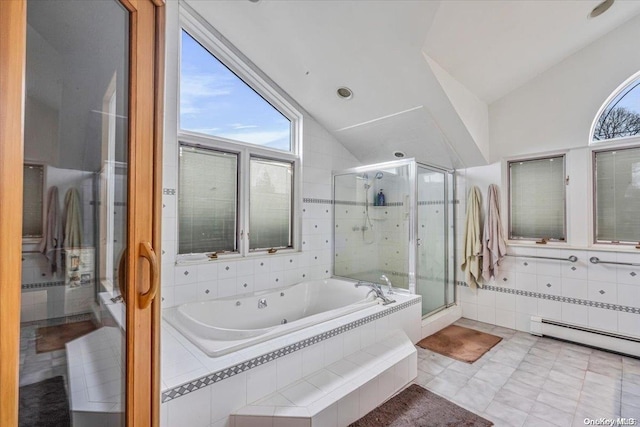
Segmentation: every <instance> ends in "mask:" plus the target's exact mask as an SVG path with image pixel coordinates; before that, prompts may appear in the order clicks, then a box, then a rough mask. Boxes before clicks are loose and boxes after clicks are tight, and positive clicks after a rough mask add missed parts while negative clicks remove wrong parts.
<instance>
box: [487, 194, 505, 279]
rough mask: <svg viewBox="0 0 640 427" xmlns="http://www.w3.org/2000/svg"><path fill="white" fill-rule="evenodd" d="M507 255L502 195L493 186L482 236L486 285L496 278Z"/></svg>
mask: <svg viewBox="0 0 640 427" xmlns="http://www.w3.org/2000/svg"><path fill="white" fill-rule="evenodd" d="M506 253H507V245H506V243H505V240H504V234H503V232H502V220H501V219H500V194H499V192H498V186H497V185H495V184H491V185H490V186H489V195H488V198H487V216H486V217H485V219H484V232H483V234H482V278H483V279H484V283H487V282H489V280H491V278H492V277H495V275H496V272H497V269H498V266H499V265H500V261H502V259H503V258H504V257H505V255H506Z"/></svg>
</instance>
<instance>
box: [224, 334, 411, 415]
mask: <svg viewBox="0 0 640 427" xmlns="http://www.w3.org/2000/svg"><path fill="white" fill-rule="evenodd" d="M416 376H417V352H416V349H415V347H414V346H413V344H412V343H411V340H410V339H409V338H408V337H407V335H406V334H405V333H404V332H403V331H400V330H397V331H394V332H392V333H390V334H389V335H388V336H387V337H386V338H384V339H383V340H381V341H379V342H377V343H375V344H373V345H371V346H369V347H366V348H364V349H363V350H361V351H358V352H356V353H353V354H351V355H349V356H347V357H345V358H343V359H341V360H339V361H337V362H335V363H333V364H331V365H329V366H327V367H325V368H324V369H321V370H319V371H316V372H314V373H312V374H310V375H308V376H306V377H304V378H302V379H301V380H299V381H296V382H295V383H293V384H290V385H288V386H287V387H285V388H283V389H281V390H278V391H276V392H274V393H272V394H270V395H268V396H267V397H265V398H263V399H260V400H258V401H256V402H254V403H251V404H249V405H247V406H244V407H243V408H240V409H239V410H237V411H236V412H235V413H234V414H232V417H233V418H234V422H235V427H249V426H251V427H260V426H268V427H280V426H282V427H284V426H286V427H338V426H346V425H349V424H350V423H352V422H354V421H356V420H357V419H358V418H360V417H362V416H364V415H365V414H367V413H368V412H370V411H371V410H373V409H374V408H375V407H376V406H378V405H380V404H381V403H382V402H384V401H385V400H387V399H388V398H389V397H391V396H393V395H394V394H395V393H396V392H397V391H399V390H400V389H402V388H403V387H404V386H406V385H407V384H408V383H409V382H411V381H412V380H413V379H414V378H415V377H416Z"/></svg>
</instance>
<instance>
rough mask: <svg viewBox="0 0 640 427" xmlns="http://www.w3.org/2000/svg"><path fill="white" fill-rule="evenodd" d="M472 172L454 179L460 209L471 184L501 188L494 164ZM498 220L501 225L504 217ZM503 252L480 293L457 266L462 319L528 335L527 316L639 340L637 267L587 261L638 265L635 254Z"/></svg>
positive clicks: (544, 249) (639, 278)
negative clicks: (596, 261) (495, 271)
mask: <svg viewBox="0 0 640 427" xmlns="http://www.w3.org/2000/svg"><path fill="white" fill-rule="evenodd" d="M475 169H476V170H474V171H472V172H471V173H469V172H467V173H466V174H465V172H464V171H463V172H462V173H461V174H460V175H459V178H458V181H459V182H458V185H459V186H458V189H459V194H460V200H461V206H466V203H465V202H466V197H467V191H468V189H469V188H470V187H471V186H472V185H478V186H479V187H480V189H481V191H482V193H483V195H486V192H487V187H488V185H489V184H490V183H496V184H498V185H500V184H501V182H500V170H499V164H497V166H496V165H491V166H488V167H486V169H485V170H484V171H482V170H480V171H479V169H483V168H475ZM500 186H501V185H500ZM501 187H502V186H501ZM503 191H504V190H503ZM503 210H504V209H503ZM460 211H461V212H463V215H460V217H459V219H458V227H459V228H458V229H459V230H464V220H465V215H464V212H465V209H464V207H463V208H461V209H460ZM502 217H503V221H505V214H504V213H503V215H502ZM462 237H463V233H459V234H458V253H459V259H462V256H461V254H462V251H461V248H462ZM507 253H508V254H510V255H514V256H513V257H507V258H505V259H504V260H503V262H502V263H501V265H500V268H499V274H498V275H497V277H496V279H495V280H492V281H491V282H490V283H489V284H488V286H485V288H484V289H478V290H474V289H471V288H469V287H468V286H467V285H466V283H464V281H463V280H464V273H462V272H461V270H460V263H458V266H457V268H458V271H459V272H460V274H459V281H458V287H457V288H458V298H459V303H460V304H461V306H462V315H463V317H465V318H468V319H473V320H479V321H481V322H486V323H490V324H494V325H499V326H504V327H507V328H514V329H517V330H521V331H529V327H530V318H531V316H540V317H542V318H545V319H551V320H556V321H560V322H565V323H571V324H575V325H579V326H584V327H588V328H592V329H598V330H602V331H606V332H612V333H617V334H622V335H626V336H632V337H636V338H637V337H640V267H633V266H616V265H606V264H593V263H591V262H589V259H590V258H591V257H594V256H595V257H598V258H599V259H600V260H601V261H613V262H630V263H638V264H640V253H631V252H628V251H627V252H623V251H615V250H600V251H599V250H596V249H589V248H578V249H569V248H567V249H558V248H551V247H542V248H541V247H540V246H539V245H533V244H532V245H531V246H530V247H523V246H522V245H520V246H508V248H507ZM526 255H533V256H546V257H559V258H568V257H569V256H570V255H575V256H576V257H578V261H577V262H575V263H571V262H568V261H553V260H539V259H535V258H527V257H526Z"/></svg>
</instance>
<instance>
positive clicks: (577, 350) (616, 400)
mask: <svg viewBox="0 0 640 427" xmlns="http://www.w3.org/2000/svg"><path fill="white" fill-rule="evenodd" d="M456 324H458V325H460V326H466V327H469V328H472V329H477V330H480V331H483V332H488V333H491V334H494V335H499V336H501V337H503V340H502V341H501V342H500V343H498V344H497V345H496V346H495V347H494V348H492V349H491V351H489V352H488V353H486V354H485V355H483V356H482V357H481V358H480V359H478V360H477V361H476V362H475V363H473V364H468V363H464V362H458V361H456V360H454V359H450V358H448V357H446V356H442V355H440V354H438V353H434V352H432V351H429V350H425V349H422V348H419V347H418V378H417V379H416V381H415V382H416V383H417V384H419V385H421V386H423V387H425V388H427V389H429V390H431V391H433V392H434V393H437V394H439V395H441V396H443V397H445V398H447V399H449V400H451V401H453V402H455V403H456V404H458V405H460V406H462V407H464V408H466V409H468V410H470V411H472V412H475V413H476V414H479V415H481V416H483V417H485V418H487V419H489V420H491V421H493V422H494V423H495V425H496V427H501V426H510V427H522V426H527V427H545V426H559V427H568V426H584V425H585V423H584V420H585V418H590V419H599V418H614V419H615V418H618V417H626V418H635V419H636V420H640V360H638V359H634V358H630V357H624V356H619V355H615V354H612V353H607V352H604V351H600V350H595V349H591V348H588V347H583V346H580V345H576V344H572V343H567V342H563V341H558V340H554V339H551V338H540V337H536V336H533V335H530V334H527V333H524V332H519V331H515V330H512V329H506V328H503V327H500V326H494V325H490V324H486V323H482V322H477V321H473V320H468V319H460V320H459V321H458V322H456Z"/></svg>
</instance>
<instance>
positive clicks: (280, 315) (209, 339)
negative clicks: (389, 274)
mask: <svg viewBox="0 0 640 427" xmlns="http://www.w3.org/2000/svg"><path fill="white" fill-rule="evenodd" d="M369 290H370V289H369V288H368V287H364V286H363V287H360V288H356V287H355V286H354V283H353V282H349V281H346V280H338V279H326V280H314V281H308V282H302V283H298V284H296V285H293V286H287V287H284V288H278V289H273V290H269V291H263V292H256V293H253V294H250V295H245V296H241V297H230V298H218V299H214V300H210V301H204V302H194V303H186V304H182V305H180V306H178V307H175V308H171V309H167V310H165V312H164V318H165V319H166V320H167V321H168V322H169V323H170V324H171V325H172V326H174V327H175V328H176V329H177V330H178V331H180V332H181V333H182V334H183V335H184V336H185V337H187V338H188V339H189V340H190V341H191V342H193V343H194V344H195V345H196V346H197V347H198V348H200V349H201V350H202V351H203V352H205V353H206V354H207V355H208V356H213V357H216V356H222V355H224V354H227V353H230V352H232V351H236V350H239V349H242V348H245V347H249V346H251V345H253V344H257V343H259V342H263V341H266V340H269V339H272V338H275V337H279V336H282V335H284V334H288V333H291V332H294V331H297V330H300V329H302V328H307V327H310V326H313V325H316V324H318V323H322V322H326V321H327V320H331V319H335V318H336V317H340V316H344V315H346V314H349V313H353V312H355V311H358V310H362V309H364V308H367V307H371V306H373V305H376V304H377V303H378V302H377V301H376V299H375V297H374V295H373V294H371V295H369V296H368V297H367V293H368V292H369ZM260 300H264V301H266V307H263V308H258V304H259V301H260Z"/></svg>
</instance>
